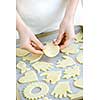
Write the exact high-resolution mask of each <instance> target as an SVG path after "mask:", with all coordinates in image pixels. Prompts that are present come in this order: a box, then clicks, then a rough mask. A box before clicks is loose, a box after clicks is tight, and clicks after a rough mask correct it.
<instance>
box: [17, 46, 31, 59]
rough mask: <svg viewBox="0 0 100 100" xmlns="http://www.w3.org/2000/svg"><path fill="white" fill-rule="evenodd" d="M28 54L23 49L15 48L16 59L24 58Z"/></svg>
mask: <svg viewBox="0 0 100 100" xmlns="http://www.w3.org/2000/svg"><path fill="white" fill-rule="evenodd" d="M29 53H30V52H28V51H27V50H24V49H21V48H16V56H17V57H23V56H26V55H27V54H29Z"/></svg>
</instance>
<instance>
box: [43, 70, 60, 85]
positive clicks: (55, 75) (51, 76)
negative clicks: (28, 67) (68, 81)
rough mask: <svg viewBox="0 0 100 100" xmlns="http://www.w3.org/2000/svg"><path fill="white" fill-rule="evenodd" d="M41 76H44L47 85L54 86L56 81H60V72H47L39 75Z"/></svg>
mask: <svg viewBox="0 0 100 100" xmlns="http://www.w3.org/2000/svg"><path fill="white" fill-rule="evenodd" d="M41 76H46V79H44V81H46V82H47V83H49V82H50V83H51V84H55V83H56V82H57V81H59V80H60V77H61V71H47V72H44V73H43V74H41Z"/></svg>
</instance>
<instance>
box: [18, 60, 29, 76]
mask: <svg viewBox="0 0 100 100" xmlns="http://www.w3.org/2000/svg"><path fill="white" fill-rule="evenodd" d="M17 69H19V70H20V72H21V73H22V74H23V73H25V72H26V71H28V70H30V69H29V68H27V66H26V63H25V62H23V61H19V62H18V63H17Z"/></svg>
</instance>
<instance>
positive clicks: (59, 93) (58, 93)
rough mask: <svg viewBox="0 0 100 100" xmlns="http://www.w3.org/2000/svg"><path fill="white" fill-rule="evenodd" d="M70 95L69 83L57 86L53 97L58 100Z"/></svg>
mask: <svg viewBox="0 0 100 100" xmlns="http://www.w3.org/2000/svg"><path fill="white" fill-rule="evenodd" d="M68 93H72V91H71V88H70V85H69V83H68V82H59V83H58V84H57V85H56V86H55V88H54V90H53V92H52V93H51V95H54V96H55V97H56V98H63V97H67V96H68Z"/></svg>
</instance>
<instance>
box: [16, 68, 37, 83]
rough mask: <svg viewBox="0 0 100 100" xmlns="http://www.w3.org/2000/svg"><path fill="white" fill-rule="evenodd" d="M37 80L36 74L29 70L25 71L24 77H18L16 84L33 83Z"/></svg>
mask: <svg viewBox="0 0 100 100" xmlns="http://www.w3.org/2000/svg"><path fill="white" fill-rule="evenodd" d="M37 80H38V78H37V75H36V73H35V72H34V71H32V70H30V71H27V72H26V73H25V75H24V76H22V77H20V78H19V80H18V82H19V83H28V82H34V81H37Z"/></svg>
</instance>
